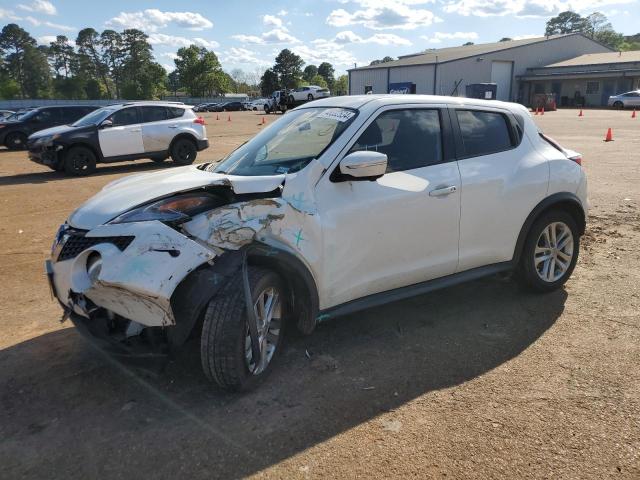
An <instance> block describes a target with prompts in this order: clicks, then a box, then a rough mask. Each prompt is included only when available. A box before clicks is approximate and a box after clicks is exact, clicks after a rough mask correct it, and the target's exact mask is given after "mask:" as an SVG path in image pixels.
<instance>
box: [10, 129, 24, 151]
mask: <svg viewBox="0 0 640 480" xmlns="http://www.w3.org/2000/svg"><path fill="white" fill-rule="evenodd" d="M5 145H6V146H7V148H8V149H9V150H23V149H25V148H27V136H26V135H25V134H24V133H20V132H16V133H10V134H9V135H7V139H6V140H5Z"/></svg>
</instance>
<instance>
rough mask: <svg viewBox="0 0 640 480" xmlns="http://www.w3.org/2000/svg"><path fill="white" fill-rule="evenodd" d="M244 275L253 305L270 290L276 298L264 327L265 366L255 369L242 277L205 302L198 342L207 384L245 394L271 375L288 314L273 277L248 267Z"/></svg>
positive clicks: (278, 281)
mask: <svg viewBox="0 0 640 480" xmlns="http://www.w3.org/2000/svg"><path fill="white" fill-rule="evenodd" d="M248 275H249V285H250V289H251V295H252V303H254V305H255V304H256V302H257V301H258V299H259V297H260V296H261V294H264V292H267V291H269V290H272V291H274V292H277V295H278V300H279V308H278V309H277V311H276V312H275V313H274V315H273V320H271V322H270V323H269V324H267V331H268V332H269V334H270V335H271V336H270V337H268V338H269V339H271V342H270V343H269V349H268V350H267V351H268V352H270V354H269V356H268V357H265V363H263V364H262V365H259V368H257V369H255V364H254V363H253V355H252V353H251V340H250V337H249V327H248V324H247V315H246V309H245V299H244V290H243V280H242V273H238V274H236V276H235V277H234V278H233V279H232V280H231V281H230V282H229V284H228V285H227V286H226V287H225V288H224V290H222V291H221V292H220V293H219V294H218V295H217V296H216V297H215V298H213V299H212V300H211V301H210V302H209V305H208V306H207V309H206V311H205V315H204V322H203V326H202V336H201V339H200V358H201V361H202V369H203V371H204V373H205V375H206V376H207V378H208V379H209V380H212V381H214V382H215V383H217V384H218V385H219V386H220V387H222V388H224V389H225V390H231V391H246V390H251V389H253V388H255V387H256V386H258V385H259V384H260V383H262V381H264V379H265V378H266V377H267V376H268V374H269V373H270V372H271V369H272V367H273V365H274V363H275V360H276V358H277V356H278V355H279V353H280V350H281V346H282V338H283V334H284V324H285V318H286V314H287V310H288V303H287V301H286V290H285V287H284V282H283V281H282V279H281V278H280V277H279V276H278V275H277V274H276V273H274V272H272V271H271V270H267V269H265V268H259V267H252V266H249V267H248ZM258 311H259V310H258ZM276 315H277V316H279V318H277V316H276ZM276 320H277V321H276ZM271 348H272V349H273V350H270V349H271Z"/></svg>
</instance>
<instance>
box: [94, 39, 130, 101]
mask: <svg viewBox="0 0 640 480" xmlns="http://www.w3.org/2000/svg"><path fill="white" fill-rule="evenodd" d="M100 47H101V48H102V58H101V61H102V63H103V64H104V66H105V68H106V71H107V75H108V76H109V77H110V78H111V79H112V81H113V85H114V89H115V94H116V98H121V94H120V90H121V89H122V64H123V63H124V60H125V52H124V47H123V45H122V36H121V35H120V34H119V33H118V32H116V31H115V30H104V31H103V32H102V33H101V34H100Z"/></svg>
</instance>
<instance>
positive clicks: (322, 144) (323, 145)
mask: <svg viewBox="0 0 640 480" xmlns="http://www.w3.org/2000/svg"><path fill="white" fill-rule="evenodd" d="M586 210H587V184H586V177H585V174H584V171H583V169H582V168H581V158H580V156H579V155H578V154H576V153H575V152H571V151H567V150H565V149H563V148H562V147H561V146H559V145H558V144H556V143H555V142H553V141H552V140H550V139H548V138H547V137H545V136H544V135H543V134H542V133H541V132H539V130H538V129H537V127H536V125H535V124H534V123H533V121H532V119H531V117H530V115H529V113H528V112H527V110H526V109H525V108H524V107H522V106H520V105H516V104H509V103H502V102H488V101H483V100H472V99H464V98H448V97H435V96H417V95H397V96H395V95H383V96H375V95H366V96H353V97H334V98H330V99H325V100H319V101H316V102H314V103H312V104H309V105H306V106H303V107H300V108H297V109H295V110H293V111H291V112H290V113H288V114H287V115H285V116H283V117H282V118H280V119H279V120H278V121H277V122H274V123H273V124H272V125H270V126H269V127H268V128H266V129H265V130H263V131H262V132H261V133H259V134H258V135H256V136H255V137H254V138H253V139H251V140H250V141H249V142H247V143H245V144H244V145H242V146H240V147H239V148H238V149H237V150H235V151H234V152H232V153H231V154H229V155H228V156H227V157H226V158H225V159H223V160H222V161H221V162H219V163H211V164H201V165H197V166H187V167H180V168H174V169H171V170H163V171H159V172H155V173H148V174H139V175H133V176H130V177H127V178H124V179H121V180H117V181H115V182H112V183H110V184H109V185H107V186H106V187H105V188H104V189H103V190H102V191H100V192H99V193H98V194H97V195H96V196H94V197H93V198H91V199H90V200H88V201H87V202H86V203H85V204H84V205H82V206H81V207H80V208H78V209H77V210H76V211H75V212H73V214H72V215H71V216H70V217H69V219H68V221H67V222H65V224H64V225H62V226H61V227H60V230H59V231H58V234H57V236H56V238H55V241H54V244H53V250H52V258H51V259H50V260H48V261H47V263H46V268H47V273H48V276H49V279H50V285H51V288H52V290H53V293H54V295H55V296H56V297H57V298H58V299H59V301H60V303H61V305H62V307H63V309H64V317H65V318H66V317H70V318H71V320H72V321H73V322H74V324H75V325H76V326H77V327H78V328H79V329H81V330H82V331H83V332H84V333H87V334H89V335H91V336H92V337H93V338H96V339H98V341H99V342H101V343H103V344H104V345H108V346H110V347H111V348H112V349H115V350H117V351H119V352H121V353H123V354H127V355H135V354H138V353H139V352H145V351H148V349H151V350H153V351H158V350H159V351H161V352H169V353H170V352H171V351H172V350H174V349H176V348H178V347H180V346H181V345H183V344H184V342H185V340H186V339H187V338H189V337H191V336H195V335H198V336H199V337H200V345H201V358H202V366H203V369H204V372H205V374H206V375H207V377H208V378H210V379H212V380H214V381H215V382H217V383H218V384H219V385H220V386H222V387H224V388H227V389H231V390H238V389H246V388H250V387H252V386H254V385H255V384H256V383H258V382H259V381H261V379H263V378H264V377H265V375H266V374H267V373H268V372H269V371H270V368H271V367H272V365H273V363H274V359H275V358H276V357H277V355H278V353H279V351H280V350H281V343H282V338H283V331H284V328H285V326H287V325H288V326H289V327H295V328H297V329H299V330H301V331H302V332H303V333H307V334H308V333H311V332H312V331H313V329H314V328H315V326H316V325H317V323H318V322H320V321H322V320H326V319H328V318H333V317H336V316H339V315H343V314H346V313H351V312H354V311H357V310H360V309H364V308H370V307H375V306H377V305H380V304H382V303H385V302H389V301H395V300H399V299H402V298H406V297H409V296H412V295H416V294H421V293H425V292H428V291H431V290H434V289H437V288H442V287H446V286H450V285H453V284H455V283H458V282H462V281H467V280H472V279H476V278H479V277H482V276H484V275H490V274H494V273H497V272H504V271H514V272H515V273H516V274H517V275H516V276H517V278H519V279H520V280H521V281H522V282H523V283H524V284H525V285H527V286H529V287H531V288H532V289H534V290H536V291H540V292H548V291H551V290H554V289H557V288H559V287H561V286H562V285H563V284H564V283H565V282H566V281H567V279H568V278H569V276H570V275H571V272H572V271H573V268H574V266H575V264H576V261H577V258H578V252H579V244H580V237H581V235H582V234H583V233H584V229H585V218H586Z"/></svg>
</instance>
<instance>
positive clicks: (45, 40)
mask: <svg viewBox="0 0 640 480" xmlns="http://www.w3.org/2000/svg"><path fill="white" fill-rule="evenodd" d="M36 40H37V41H38V44H40V45H49V44H50V43H51V42H55V41H56V36H55V35H43V36H42V37H38V38H37V39H36Z"/></svg>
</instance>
